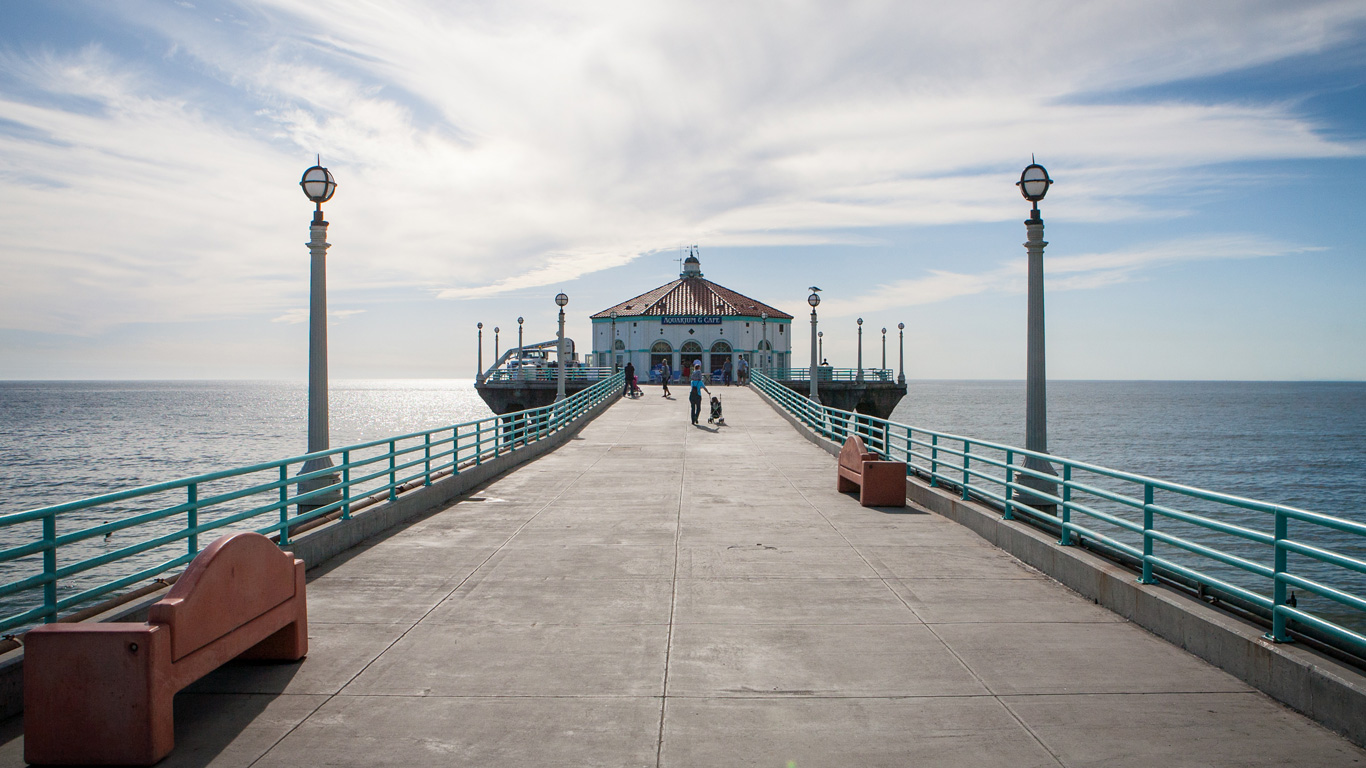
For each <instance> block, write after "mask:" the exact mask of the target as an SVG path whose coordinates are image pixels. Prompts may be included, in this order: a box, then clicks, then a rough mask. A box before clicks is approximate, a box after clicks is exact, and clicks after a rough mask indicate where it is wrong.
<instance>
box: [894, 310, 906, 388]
mask: <svg viewBox="0 0 1366 768" xmlns="http://www.w3.org/2000/svg"><path fill="white" fill-rule="evenodd" d="M896 335H897V346H898V347H899V348H900V349H899V351H898V353H897V371H898V372H897V375H896V383H898V384H901V385H902V386H905V384H906V324H905V323H897V324H896Z"/></svg>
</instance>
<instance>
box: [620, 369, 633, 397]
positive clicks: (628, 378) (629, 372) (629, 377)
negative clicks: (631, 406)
mask: <svg viewBox="0 0 1366 768" xmlns="http://www.w3.org/2000/svg"><path fill="white" fill-rule="evenodd" d="M622 372H623V373H624V374H626V389H624V390H622V392H621V396H622V397H630V395H631V382H633V381H635V380H636V366H635V363H631V362H628V363H626V370H624V371H622Z"/></svg>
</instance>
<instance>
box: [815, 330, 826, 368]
mask: <svg viewBox="0 0 1366 768" xmlns="http://www.w3.org/2000/svg"><path fill="white" fill-rule="evenodd" d="M816 344H817V345H818V346H817V350H818V351H819V353H820V358H821V362H822V363H824V362H825V331H816Z"/></svg>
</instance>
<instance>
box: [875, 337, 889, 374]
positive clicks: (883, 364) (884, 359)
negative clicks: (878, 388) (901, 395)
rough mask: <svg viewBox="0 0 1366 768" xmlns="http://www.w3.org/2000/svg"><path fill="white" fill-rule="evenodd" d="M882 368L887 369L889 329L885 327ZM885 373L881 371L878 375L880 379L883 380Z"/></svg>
mask: <svg viewBox="0 0 1366 768" xmlns="http://www.w3.org/2000/svg"><path fill="white" fill-rule="evenodd" d="M882 370H883V371H886V370H887V329H886V328H885V327H884V328H883V329H882ZM883 375H884V374H881V373H879V374H878V375H877V376H878V380H881V379H882V376H883Z"/></svg>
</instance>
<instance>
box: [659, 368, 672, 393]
mask: <svg viewBox="0 0 1366 768" xmlns="http://www.w3.org/2000/svg"><path fill="white" fill-rule="evenodd" d="M672 375H674V372H673V369H671V368H670V367H669V361H667V360H665V361H664V362H662V363H660V364H659V382H660V383H661V384H663V385H664V396H665V397H668V396H669V377H670V376H672Z"/></svg>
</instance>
